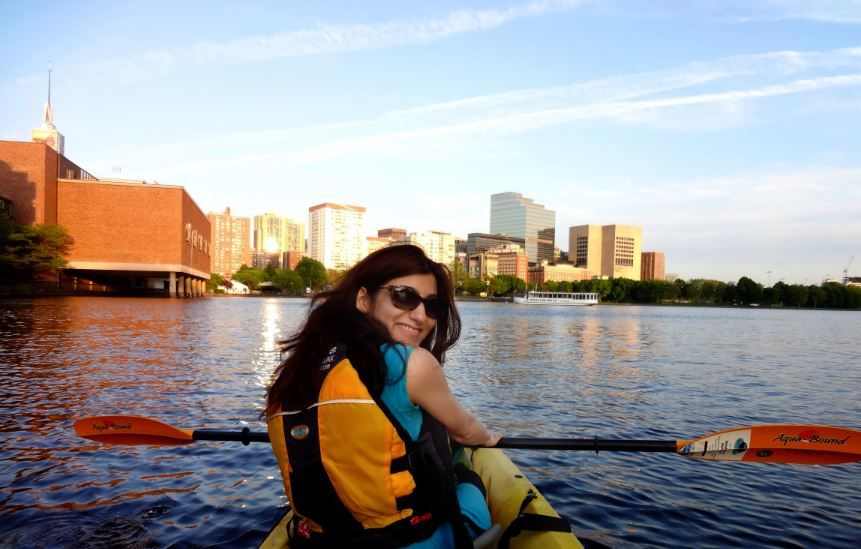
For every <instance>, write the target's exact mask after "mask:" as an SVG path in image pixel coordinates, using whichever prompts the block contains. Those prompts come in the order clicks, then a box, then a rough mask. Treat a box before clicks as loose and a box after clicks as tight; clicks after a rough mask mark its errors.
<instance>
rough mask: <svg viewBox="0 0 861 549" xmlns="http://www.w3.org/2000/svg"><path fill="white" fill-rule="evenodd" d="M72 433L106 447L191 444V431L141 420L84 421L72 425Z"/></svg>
mask: <svg viewBox="0 0 861 549" xmlns="http://www.w3.org/2000/svg"><path fill="white" fill-rule="evenodd" d="M75 433H77V434H78V435H79V436H82V437H84V438H87V439H90V440H95V441H97V442H104V443H105V444H154V445H159V446H176V445H179V444H190V443H191V442H194V438H192V432H191V431H183V430H181V429H177V428H176V427H172V426H170V425H168V424H167V423H162V422H161V421H157V420H155V419H150V418H146V417H142V416H126V415H117V416H93V417H85V418H82V419H79V420H77V421H75Z"/></svg>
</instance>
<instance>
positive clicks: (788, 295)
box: [784, 284, 807, 307]
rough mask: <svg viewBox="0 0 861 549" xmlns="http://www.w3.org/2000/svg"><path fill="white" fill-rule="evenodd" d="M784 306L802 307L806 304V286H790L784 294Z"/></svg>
mask: <svg viewBox="0 0 861 549" xmlns="http://www.w3.org/2000/svg"><path fill="white" fill-rule="evenodd" d="M784 295H785V297H784V299H785V300H786V305H787V306H789V307H804V305H805V304H807V286H802V285H801V284H791V285H789V286H787V287H786V291H785V292H784Z"/></svg>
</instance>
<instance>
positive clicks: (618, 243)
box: [568, 225, 643, 280]
mask: <svg viewBox="0 0 861 549" xmlns="http://www.w3.org/2000/svg"><path fill="white" fill-rule="evenodd" d="M642 241H643V230H642V229H641V228H640V227H632V226H629V225H604V226H603V227H601V226H598V225H578V226H575V227H570V228H569V229H568V246H569V248H570V250H569V253H568V257H569V260H570V261H572V262H573V263H574V265H575V266H576V267H581V268H583V269H586V270H587V271H589V273H590V274H591V276H602V277H610V278H628V279H631V280H640V274H641V273H640V262H641V256H640V254H641V253H642V252H641V250H642Z"/></svg>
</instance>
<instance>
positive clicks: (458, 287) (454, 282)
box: [450, 259, 469, 293]
mask: <svg viewBox="0 0 861 549" xmlns="http://www.w3.org/2000/svg"><path fill="white" fill-rule="evenodd" d="M450 271H451V286H452V288H454V292H455V293H459V292H462V291H463V283H464V282H465V281H466V279H467V278H469V274H468V273H467V272H466V269H464V268H463V263H461V262H460V261H458V260H457V259H455V260H454V261H453V262H452V264H451V269H450Z"/></svg>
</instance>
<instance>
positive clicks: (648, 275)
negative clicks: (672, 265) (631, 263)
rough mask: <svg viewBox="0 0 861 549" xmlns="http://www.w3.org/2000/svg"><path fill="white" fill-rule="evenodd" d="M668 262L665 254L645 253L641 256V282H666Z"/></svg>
mask: <svg viewBox="0 0 861 549" xmlns="http://www.w3.org/2000/svg"><path fill="white" fill-rule="evenodd" d="M665 277H666V262H665V260H664V252H643V253H642V255H641V267H640V280H664V278H665Z"/></svg>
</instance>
